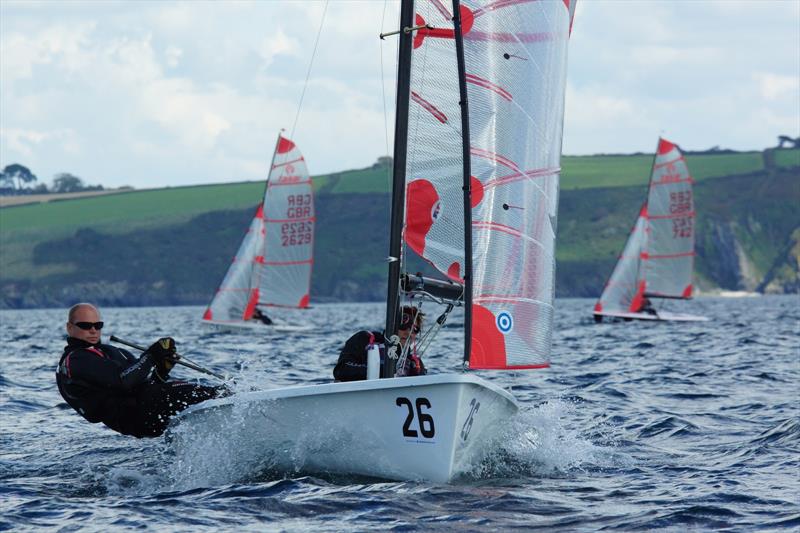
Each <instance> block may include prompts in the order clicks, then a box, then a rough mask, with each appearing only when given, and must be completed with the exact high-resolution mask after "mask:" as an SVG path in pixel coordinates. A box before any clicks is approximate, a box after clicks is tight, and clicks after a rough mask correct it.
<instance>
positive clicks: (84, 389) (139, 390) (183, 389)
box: [56, 337, 226, 437]
mask: <svg viewBox="0 0 800 533" xmlns="http://www.w3.org/2000/svg"><path fill="white" fill-rule="evenodd" d="M155 366H156V361H155V358H154V357H153V355H152V354H150V353H149V352H145V353H143V354H142V356H141V357H139V358H138V359H137V358H136V357H134V356H133V355H132V354H131V353H130V352H128V351H126V350H121V349H119V348H117V347H116V346H111V345H108V344H94V345H92V344H89V343H88V342H86V341H83V340H80V339H76V338H73V337H69V338H67V346H66V347H64V354H63V355H62V356H61V360H60V361H59V363H58V369H57V370H56V383H57V384H58V390H59V392H60V393H61V396H62V397H63V398H64V400H65V401H66V402H67V403H68V404H69V405H70V406H71V407H72V408H73V409H75V410H76V411H77V412H78V413H80V414H81V415H82V416H83V417H84V418H85V419H86V420H88V421H89V422H92V423H97V422H102V423H103V424H105V425H106V426H108V427H109V428H111V429H113V430H114V431H117V432H119V433H122V434H123V435H133V436H134V437H157V436H159V435H161V434H162V433H164V430H166V428H167V424H168V423H169V418H170V417H171V416H172V415H174V414H176V413H178V412H180V411H182V410H183V409H186V408H187V407H188V406H190V405H193V404H196V403H200V402H202V401H205V400H208V399H210V398H214V397H216V396H219V395H222V394H224V393H225V392H226V389H225V388H224V387H206V386H203V385H195V384H192V383H186V382H183V381H168V380H166V376H163V378H164V379H163V380H162V379H161V378H160V377H158V376H156V375H155V372H152V371H153V369H154V368H155ZM162 372H163V371H162Z"/></svg>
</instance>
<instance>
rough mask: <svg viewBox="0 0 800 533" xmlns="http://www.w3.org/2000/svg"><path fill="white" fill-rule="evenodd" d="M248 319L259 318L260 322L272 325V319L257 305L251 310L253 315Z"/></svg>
mask: <svg viewBox="0 0 800 533" xmlns="http://www.w3.org/2000/svg"><path fill="white" fill-rule="evenodd" d="M250 320H260V321H261V323H262V324H266V325H267V326H271V325H272V319H271V318H270V317H268V316H267V314H266V313H264V312H263V311H262V310H261V309H259V308H258V307H256V308H255V309H254V310H253V316H252V317H250Z"/></svg>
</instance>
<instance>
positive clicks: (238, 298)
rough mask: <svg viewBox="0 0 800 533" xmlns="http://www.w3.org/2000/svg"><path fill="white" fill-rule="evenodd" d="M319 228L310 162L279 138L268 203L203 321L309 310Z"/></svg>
mask: <svg viewBox="0 0 800 533" xmlns="http://www.w3.org/2000/svg"><path fill="white" fill-rule="evenodd" d="M314 224H315V215H314V195H313V188H312V184H311V177H310V176H309V174H308V169H307V168H306V163H305V159H303V156H302V154H300V151H299V150H298V149H297V147H296V146H295V144H294V143H293V142H292V141H290V140H289V139H286V138H284V137H282V136H279V137H278V144H277V147H276V149H275V155H274V157H273V162H272V167H271V169H270V174H269V177H268V178H267V186H266V190H265V193H264V199H263V201H262V202H261V203H260V204H259V206H258V209H257V210H256V214H255V216H254V217H253V220H252V222H251V223H250V227H249V228H248V230H247V234H246V235H245V237H244V240H242V244H241V245H240V246H239V250H238V251H237V253H236V257H234V259H233V263H231V266H230V268H228V272H227V273H226V274H225V278H224V279H223V280H222V284H221V285H220V287H219V289H218V290H217V293H216V294H215V295H214V299H213V300H212V301H211V304H209V306H208V309H207V310H206V312H205V314H204V315H203V319H204V320H209V321H215V322H241V321H245V320H249V319H250V318H252V316H253V312H254V311H255V309H256V306H259V305H260V306H283V307H299V308H304V307H308V304H309V292H310V287H311V268H312V265H313V262H314V261H313V247H314Z"/></svg>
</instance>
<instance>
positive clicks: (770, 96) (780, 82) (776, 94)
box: [753, 72, 800, 101]
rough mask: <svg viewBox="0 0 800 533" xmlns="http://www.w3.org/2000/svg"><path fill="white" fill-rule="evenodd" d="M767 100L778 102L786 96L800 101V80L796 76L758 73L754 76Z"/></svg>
mask: <svg viewBox="0 0 800 533" xmlns="http://www.w3.org/2000/svg"><path fill="white" fill-rule="evenodd" d="M753 78H754V79H755V80H756V81H757V82H758V84H759V87H760V89H761V96H762V97H763V98H764V99H766V100H778V99H780V98H783V97H784V96H788V97H789V98H793V99H794V100H795V101H798V100H800V79H798V78H797V77H795V76H783V75H780V74H772V73H768V72H767V73H763V72H758V73H754V74H753Z"/></svg>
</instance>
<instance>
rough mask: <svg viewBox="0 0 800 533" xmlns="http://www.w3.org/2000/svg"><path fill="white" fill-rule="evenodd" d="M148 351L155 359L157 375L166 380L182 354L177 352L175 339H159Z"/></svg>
mask: <svg viewBox="0 0 800 533" xmlns="http://www.w3.org/2000/svg"><path fill="white" fill-rule="evenodd" d="M147 351H148V353H150V354H151V355H152V356H153V359H154V360H155V363H156V369H155V374H156V376H157V377H158V379H160V380H161V381H166V380H167V376H169V373H170V370H172V367H174V366H175V362H176V361H177V360H178V359H180V356H179V355H178V354H177V352H176V346H175V339H173V338H172V337H164V338H161V339H158V340H157V341H156V342H154V343H153V344H152V345H151V346H150V348H148V349H147Z"/></svg>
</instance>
